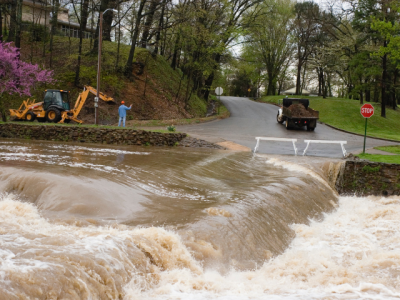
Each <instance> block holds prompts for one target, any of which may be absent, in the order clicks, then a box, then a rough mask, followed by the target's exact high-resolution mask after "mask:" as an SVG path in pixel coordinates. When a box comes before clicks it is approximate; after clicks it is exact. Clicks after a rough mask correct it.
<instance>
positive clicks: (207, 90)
mask: <svg viewBox="0 0 400 300" xmlns="http://www.w3.org/2000/svg"><path fill="white" fill-rule="evenodd" d="M220 61H221V54H219V53H217V54H216V55H215V59H214V63H215V65H214V70H213V72H211V74H210V75H209V76H208V77H207V79H206V81H205V84H204V89H205V91H204V99H205V100H206V101H207V102H208V97H209V95H210V89H211V86H212V83H213V81H214V76H215V75H214V73H215V70H216V69H217V67H218V64H219V63H220Z"/></svg>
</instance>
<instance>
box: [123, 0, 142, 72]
mask: <svg viewBox="0 0 400 300" xmlns="http://www.w3.org/2000/svg"><path fill="white" fill-rule="evenodd" d="M145 4H146V0H140V4H139V9H138V14H137V17H136V24H135V29H134V31H133V37H132V44H131V49H130V51H129V57H128V60H127V61H126V65H125V71H124V72H125V76H127V77H131V76H132V69H133V57H134V54H135V47H136V41H137V38H138V36H139V27H140V21H141V19H142V12H143V8H144V5H145Z"/></svg>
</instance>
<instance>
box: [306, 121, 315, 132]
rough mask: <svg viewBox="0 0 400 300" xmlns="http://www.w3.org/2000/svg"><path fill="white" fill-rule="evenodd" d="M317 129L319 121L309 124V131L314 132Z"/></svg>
mask: <svg viewBox="0 0 400 300" xmlns="http://www.w3.org/2000/svg"><path fill="white" fill-rule="evenodd" d="M315 127H317V121H311V122H309V123H308V124H307V131H314V129H315Z"/></svg>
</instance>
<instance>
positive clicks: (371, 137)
mask: <svg viewBox="0 0 400 300" xmlns="http://www.w3.org/2000/svg"><path fill="white" fill-rule="evenodd" d="M319 123H320V124H324V125H326V126H328V127H330V128H333V129H336V130H338V131H341V132H345V133H349V134H354V135H358V136H364V135H363V134H359V133H354V132H350V131H346V130H344V129H340V128H337V127H334V126H332V125H329V124H326V123H323V122H319ZM367 137H368V138H370V139H375V140H381V141H387V142H394V143H400V141H396V140H390V139H384V138H378V137H373V136H369V135H367Z"/></svg>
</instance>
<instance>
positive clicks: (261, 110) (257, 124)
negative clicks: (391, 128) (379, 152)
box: [177, 97, 399, 158]
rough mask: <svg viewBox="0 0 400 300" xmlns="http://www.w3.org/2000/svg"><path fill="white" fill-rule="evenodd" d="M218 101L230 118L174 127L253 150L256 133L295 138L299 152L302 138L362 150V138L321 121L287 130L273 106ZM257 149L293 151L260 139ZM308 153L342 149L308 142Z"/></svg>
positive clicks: (331, 152)
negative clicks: (332, 141) (312, 126)
mask: <svg viewBox="0 0 400 300" xmlns="http://www.w3.org/2000/svg"><path fill="white" fill-rule="evenodd" d="M221 100H222V102H223V103H224V105H225V106H226V107H227V108H228V110H229V111H230V113H231V117H230V118H227V119H224V120H219V121H213V122H209V123H202V124H196V125H184V126H177V129H178V130H179V131H181V132H186V133H188V134H189V135H191V136H193V137H196V138H201V139H204V140H207V141H210V142H214V143H218V142H223V141H231V142H234V143H237V144H240V145H243V146H246V147H248V148H250V149H254V146H255V144H256V140H255V137H258V136H262V137H277V138H296V139H297V143H296V146H297V148H298V150H299V154H300V155H302V154H303V151H304V149H305V147H306V143H304V140H338V141H347V145H345V149H346V151H347V152H348V153H349V152H352V153H359V152H361V151H362V149H363V142H364V137H362V136H358V135H354V134H349V133H345V132H342V131H338V130H335V129H332V128H331V127H328V126H326V125H324V124H320V123H318V124H317V127H316V128H315V131H307V130H306V129H305V128H304V129H292V130H287V129H286V127H285V123H283V124H279V123H278V122H277V121H276V115H277V112H278V107H277V106H275V105H272V104H266V103H259V102H254V101H251V100H249V99H247V98H240V97H221ZM395 144H399V143H393V142H388V141H383V140H378V139H372V138H367V142H366V148H372V147H376V146H384V145H395ZM258 152H260V153H267V154H283V155H286V154H287V155H293V154H294V150H293V145H292V143H291V142H276V141H262V142H260V146H259V149H258ZM307 156H323V157H338V158H339V157H342V150H341V147H340V145H339V144H311V145H310V147H309V148H308V150H307Z"/></svg>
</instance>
